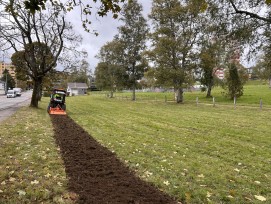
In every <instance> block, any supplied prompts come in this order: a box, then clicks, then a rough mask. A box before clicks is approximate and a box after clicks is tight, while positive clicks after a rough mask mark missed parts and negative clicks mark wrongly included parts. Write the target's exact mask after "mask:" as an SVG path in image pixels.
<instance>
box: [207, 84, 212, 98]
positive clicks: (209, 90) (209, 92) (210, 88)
mask: <svg viewBox="0 0 271 204" xmlns="http://www.w3.org/2000/svg"><path fill="white" fill-rule="evenodd" d="M211 91H212V86H211V85H210V84H209V85H208V87H207V95H206V97H207V98H210V97H212V95H211Z"/></svg>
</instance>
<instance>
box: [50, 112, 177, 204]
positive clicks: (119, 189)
mask: <svg viewBox="0 0 271 204" xmlns="http://www.w3.org/2000/svg"><path fill="white" fill-rule="evenodd" d="M51 120H52V122H53V126H54V131H55V139H56V143H57V145H58V146H59V147H60V151H61V155H62V158H63V160H64V164H65V169H66V174H67V176H68V179H69V180H68V188H69V190H70V191H71V192H74V193H76V194H77V195H78V199H77V203H95V204H103V203H124V204H125V203H137V204H141V203H144V204H145V203H154V204H156V203H157V204H158V203H163V204H165V203H177V202H176V201H175V200H174V199H173V198H171V197H170V196H168V195H166V194H164V193H163V192H161V191H159V190H158V189H157V188H155V187H154V186H153V185H151V184H149V183H147V182H144V181H142V180H140V179H139V178H138V177H136V176H135V174H134V173H133V172H132V171H131V170H130V169H129V168H127V167H126V166H125V165H124V164H123V163H122V162H120V160H118V159H117V157H116V155H115V154H114V153H112V152H110V151H109V150H108V149H107V148H105V147H103V146H101V145H100V144H99V143H98V142H97V141H96V140H94V139H93V138H92V137H91V136H90V135H89V134H88V133H87V132H86V131H85V130H84V129H82V128H81V127H80V126H79V125H77V124H76V123H75V122H74V121H73V120H72V119H71V118H69V117H68V116H62V115H61V116H60V115H52V116H51Z"/></svg>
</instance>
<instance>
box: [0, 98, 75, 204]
mask: <svg viewBox="0 0 271 204" xmlns="http://www.w3.org/2000/svg"><path fill="white" fill-rule="evenodd" d="M46 104H48V102H46V103H45V102H42V103H41V106H42V107H43V108H42V109H32V108H29V107H24V108H22V109H21V110H19V111H18V112H17V113H16V114H15V115H13V116H12V117H10V118H8V119H7V120H5V121H3V122H2V123H1V124H0V129H1V131H0V155H1V156H0V203H1V204H2V203H3V204H9V203H10V204H15V203H44V204H46V203H48V204H51V203H65V204H66V203H72V202H71V200H70V199H69V192H68V191H67V189H66V183H67V179H66V174H65V170H64V166H63V161H62V160H61V158H60V153H59V149H58V147H57V146H56V145H55V141H54V138H53V129H52V125H51V121H50V117H49V116H48V114H47V112H46V108H45V107H46Z"/></svg>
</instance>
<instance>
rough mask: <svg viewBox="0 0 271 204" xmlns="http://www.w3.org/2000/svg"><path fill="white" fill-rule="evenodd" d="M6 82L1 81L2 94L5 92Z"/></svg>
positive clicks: (0, 90)
mask: <svg viewBox="0 0 271 204" xmlns="http://www.w3.org/2000/svg"><path fill="white" fill-rule="evenodd" d="M5 84H6V83H5V82H4V81H0V95H1V94H5V87H6V86H5Z"/></svg>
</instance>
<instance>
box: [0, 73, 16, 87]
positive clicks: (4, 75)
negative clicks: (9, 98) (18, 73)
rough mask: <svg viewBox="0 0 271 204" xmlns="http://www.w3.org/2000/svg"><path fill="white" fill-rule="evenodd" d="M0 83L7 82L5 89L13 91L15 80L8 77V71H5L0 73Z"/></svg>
mask: <svg viewBox="0 0 271 204" xmlns="http://www.w3.org/2000/svg"><path fill="white" fill-rule="evenodd" d="M1 81H4V82H7V84H6V87H7V90H8V89H13V88H14V87H15V84H16V83H15V80H14V79H13V78H12V76H11V75H10V73H9V71H8V70H7V69H5V70H4V71H3V73H2V78H1Z"/></svg>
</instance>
